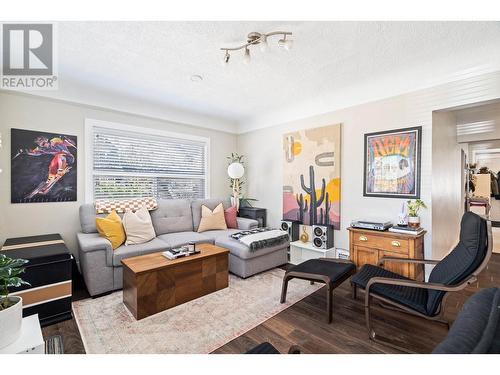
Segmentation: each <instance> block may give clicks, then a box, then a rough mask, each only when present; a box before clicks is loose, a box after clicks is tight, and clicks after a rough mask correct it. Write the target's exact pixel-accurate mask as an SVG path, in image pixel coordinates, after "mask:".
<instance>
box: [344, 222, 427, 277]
mask: <svg viewBox="0 0 500 375" xmlns="http://www.w3.org/2000/svg"><path fill="white" fill-rule="evenodd" d="M348 230H349V247H350V256H351V260H352V261H353V262H354V263H355V264H356V267H358V268H360V267H361V266H363V265H364V264H373V265H377V263H378V261H379V259H380V258H382V257H384V256H388V257H398V258H417V259H422V258H423V255H424V236H425V233H426V232H425V231H424V232H422V233H421V234H419V235H418V236H412V235H408V234H401V233H392V232H388V231H387V232H378V231H373V230H366V229H358V228H348ZM383 267H384V268H385V269H387V270H389V271H392V272H395V273H398V274H400V275H403V276H406V277H409V278H411V279H416V280H423V279H424V268H423V266H422V265H414V264H409V263H396V262H385V263H384V265H383Z"/></svg>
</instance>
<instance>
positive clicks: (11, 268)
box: [0, 254, 29, 348]
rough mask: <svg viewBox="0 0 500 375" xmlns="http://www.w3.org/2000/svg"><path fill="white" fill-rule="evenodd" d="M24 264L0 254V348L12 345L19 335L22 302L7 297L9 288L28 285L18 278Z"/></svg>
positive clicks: (19, 298) (21, 261)
mask: <svg viewBox="0 0 500 375" xmlns="http://www.w3.org/2000/svg"><path fill="white" fill-rule="evenodd" d="M26 263H28V261H27V260H25V259H11V258H9V257H7V256H6V255H4V254H0V332H1V334H0V348H3V347H5V346H7V345H9V344H12V343H13V342H14V341H16V340H17V338H18V337H19V335H20V334H21V324H22V320H23V300H22V298H21V297H17V296H12V297H9V288H12V287H19V286H21V285H23V284H25V285H29V284H28V283H27V282H26V281H24V280H23V279H21V278H20V277H19V275H20V274H21V273H23V272H24V267H23V266H24V265H25V264H26Z"/></svg>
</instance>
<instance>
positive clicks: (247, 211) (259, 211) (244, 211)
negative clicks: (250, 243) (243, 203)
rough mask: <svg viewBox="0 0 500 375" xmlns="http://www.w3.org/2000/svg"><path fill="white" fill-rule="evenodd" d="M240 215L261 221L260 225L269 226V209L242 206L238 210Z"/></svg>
mask: <svg viewBox="0 0 500 375" xmlns="http://www.w3.org/2000/svg"><path fill="white" fill-rule="evenodd" d="M238 216H239V217H246V218H248V219H254V220H257V221H258V222H259V227H265V226H267V221H266V216H267V211H266V209H265V208H259V207H240V209H239V211H238Z"/></svg>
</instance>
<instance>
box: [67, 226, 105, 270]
mask: <svg viewBox="0 0 500 375" xmlns="http://www.w3.org/2000/svg"><path fill="white" fill-rule="evenodd" d="M76 238H77V241H78V248H79V251H80V252H81V254H80V257H81V256H82V255H85V254H87V253H92V252H95V251H104V253H105V254H106V265H107V266H108V267H112V266H113V247H112V246H111V242H109V241H108V240H107V239H105V238H103V237H101V236H100V235H99V233H77V234H76Z"/></svg>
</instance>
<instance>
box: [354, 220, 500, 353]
mask: <svg viewBox="0 0 500 375" xmlns="http://www.w3.org/2000/svg"><path fill="white" fill-rule="evenodd" d="M487 241H488V244H487V250H486V255H485V257H484V259H483V261H482V262H481V264H480V265H479V266H478V267H477V269H476V270H474V271H473V272H472V273H471V275H470V276H469V277H468V278H467V279H465V280H464V281H462V282H461V283H460V284H457V285H446V284H440V283H428V282H422V281H414V280H404V279H391V278H387V277H373V278H371V279H370V280H369V281H368V284H367V285H366V289H365V319H366V328H367V330H368V337H369V338H370V340H373V341H375V342H378V343H380V344H383V345H387V346H390V347H392V348H395V349H397V350H400V351H403V352H407V353H412V352H411V351H409V350H407V349H405V348H403V347H400V346H398V345H396V344H393V343H391V342H390V341H389V340H384V339H380V338H379V336H378V335H377V334H376V333H375V331H374V329H373V328H372V325H371V319H370V318H371V314H370V302H371V299H372V298H375V299H377V300H378V301H379V302H380V305H381V306H382V307H385V308H389V309H391V310H396V311H401V312H405V313H408V314H410V315H415V316H418V317H421V318H424V319H428V320H433V321H437V322H440V323H444V324H446V326H447V327H448V328H449V323H448V321H447V320H445V318H444V314H445V311H444V310H445V309H444V306H445V303H446V299H447V297H448V292H457V291H460V290H463V289H465V288H466V287H467V286H469V285H471V284H473V283H475V282H476V281H477V276H478V275H479V273H481V271H482V270H483V269H484V268H485V267H486V265H487V264H488V261H489V260H490V257H491V253H492V250H493V236H492V231H491V221H489V220H488V221H487ZM386 261H390V262H399V263H413V264H434V265H436V264H438V263H439V261H437V260H430V259H406V258H397V257H382V258H381V259H380V260H379V262H378V266H382V265H383V264H384V262H386ZM374 284H387V285H400V286H407V287H410V288H424V289H429V290H439V291H443V292H445V293H446V294H445V295H444V297H443V298H442V300H441V302H440V304H439V310H438V313H437V314H436V315H434V316H427V315H425V314H422V313H420V312H417V311H415V310H413V309H411V308H409V307H407V306H404V305H401V304H399V303H397V302H394V301H391V300H389V299H387V298H385V297H382V296H379V295H377V294H375V293H373V292H371V291H370V288H371V287H372V286H373V285H374ZM352 288H353V292H352V294H353V298H356V286H355V285H354V284H352Z"/></svg>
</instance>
